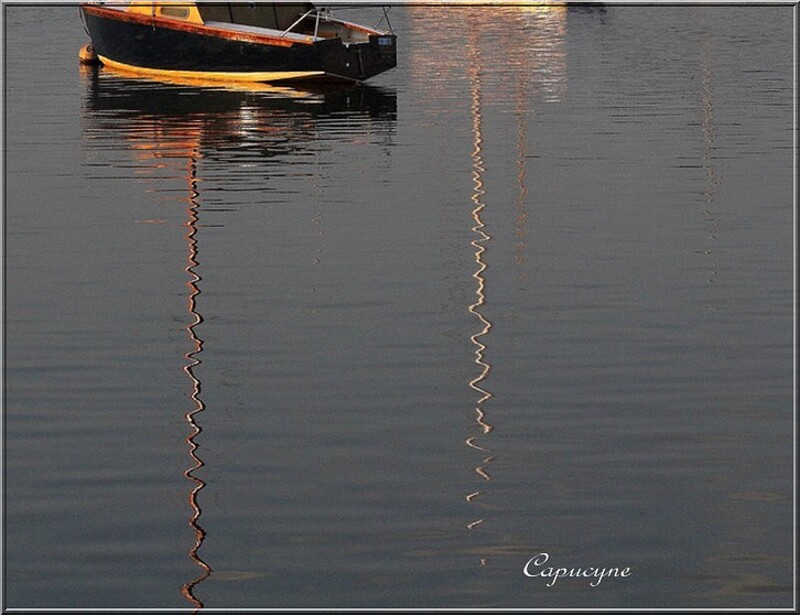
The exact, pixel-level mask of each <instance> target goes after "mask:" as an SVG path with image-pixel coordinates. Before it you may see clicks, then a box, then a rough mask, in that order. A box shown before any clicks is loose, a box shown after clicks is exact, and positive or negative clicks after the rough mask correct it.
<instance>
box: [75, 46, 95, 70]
mask: <svg viewBox="0 0 800 615" xmlns="http://www.w3.org/2000/svg"><path fill="white" fill-rule="evenodd" d="M78 60H80V63H81V64H87V65H97V64H100V59H99V58H98V57H97V54H96V53H95V51H94V47H92V46H91V45H90V44H86V45H84V46H83V47H81V50H80V51H79V52H78Z"/></svg>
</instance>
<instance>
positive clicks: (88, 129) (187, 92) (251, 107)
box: [82, 67, 396, 610]
mask: <svg viewBox="0 0 800 615" xmlns="http://www.w3.org/2000/svg"><path fill="white" fill-rule="evenodd" d="M82 73H83V77H84V80H85V84H86V94H85V99H84V108H83V119H84V143H85V144H86V146H87V147H88V149H89V150H90V151H91V152H92V155H95V154H96V153H97V152H100V151H104V150H106V151H114V150H118V149H119V143H120V141H122V142H127V147H126V149H127V150H128V151H131V152H133V157H134V159H135V161H136V169H135V170H134V171H133V173H134V174H135V176H136V177H137V178H139V177H141V175H140V173H142V171H144V174H145V175H146V176H147V178H148V180H149V181H150V182H151V183H154V182H156V181H158V180H159V179H164V170H166V171H167V174H166V178H167V179H169V180H170V181H173V180H175V179H179V178H180V179H181V180H183V181H186V183H187V191H188V196H184V197H183V198H182V199H181V200H182V202H184V203H185V204H186V209H185V222H184V224H183V226H184V229H185V233H184V241H185V243H186V250H187V257H186V266H185V268H184V271H185V273H186V276H187V280H186V287H187V289H188V293H187V307H188V314H189V319H188V324H187V325H186V326H185V327H184V331H185V332H186V335H187V336H188V338H189V341H190V346H191V347H190V349H189V350H188V351H187V352H186V353H185V354H184V355H183V356H184V359H185V364H184V365H183V367H182V370H183V372H184V373H185V374H186V376H187V377H188V379H189V383H190V387H191V389H190V394H189V398H190V402H191V408H189V409H188V411H186V412H185V413H184V415H183V416H184V420H185V421H186V423H187V425H188V427H189V435H188V436H187V437H186V438H185V439H184V442H185V445H186V446H187V447H188V453H189V467H187V468H186V470H184V472H183V476H184V477H185V479H186V480H187V481H188V482H189V483H190V485H189V489H188V494H187V498H188V503H189V508H190V511H191V512H190V516H189V520H188V524H189V526H190V528H191V531H192V533H193V540H192V543H191V546H190V547H189V548H188V555H189V558H190V559H191V560H192V562H193V564H194V565H195V566H196V567H197V569H198V572H197V574H196V575H195V576H194V577H193V578H192V579H191V580H188V581H187V582H185V583H184V584H183V585H182V586H181V587H180V594H181V596H182V598H183V599H184V600H185V601H187V602H188V603H189V604H190V605H191V607H192V608H193V609H195V610H200V609H203V608H204V604H203V602H202V601H201V600H200V599H199V598H198V597H197V590H198V587H199V585H200V584H201V583H202V582H203V581H204V580H205V579H207V578H209V577H210V576H211V575H212V574H213V569H212V567H211V565H210V564H209V563H208V562H206V561H205V560H204V558H203V557H202V556H201V552H202V547H203V543H204V541H205V538H206V536H207V532H206V529H205V528H204V527H203V525H202V524H201V518H202V506H201V499H202V498H201V497H200V496H201V492H202V491H203V489H204V488H205V487H206V482H205V481H204V480H203V478H202V472H201V470H202V468H204V467H205V465H206V464H205V462H204V461H203V459H202V456H201V455H200V448H201V445H200V442H199V440H200V436H201V434H202V433H203V427H202V424H201V420H200V419H201V416H202V413H203V412H205V411H206V409H207V408H206V404H205V402H204V401H203V397H202V392H203V388H202V384H201V380H200V377H199V375H198V369H197V368H198V366H200V365H201V363H202V360H201V354H202V352H203V350H204V347H203V346H204V343H203V339H202V338H201V336H200V335H199V333H200V329H201V326H200V325H201V324H202V323H203V322H204V320H203V317H202V315H201V313H200V310H199V309H198V299H199V296H200V294H201V288H200V283H201V281H202V277H201V275H200V273H199V271H198V268H199V265H200V259H199V243H198V229H199V228H202V225H201V224H200V222H199V219H200V204H201V200H200V189H199V187H200V184H201V182H202V175H201V173H200V170H199V164H200V161H203V160H211V161H212V162H213V163H214V164H215V165H217V166H219V165H228V164H230V163H235V162H237V161H238V159H239V158H240V157H246V159H247V162H248V168H251V167H252V166H253V165H258V164H259V163H261V162H262V161H263V162H264V164H270V163H271V159H273V158H275V157H287V156H292V155H297V153H298V152H302V151H304V150H307V149H313V148H315V147H319V146H318V145H317V139H318V138H319V136H320V132H321V130H324V128H325V126H326V124H325V120H326V119H328V118H331V119H336V121H340V120H341V117H342V115H343V114H347V115H348V117H349V119H350V120H351V121H352V122H353V123H357V122H359V121H360V122H362V129H363V130H364V131H365V132H368V131H374V132H375V133H377V134H378V135H379V136H380V137H381V138H382V142H384V143H387V144H390V143H391V138H392V136H393V134H394V121H395V119H396V95H395V94H394V93H393V92H391V91H386V90H382V89H378V88H374V87H368V86H352V87H344V88H336V89H327V90H322V91H303V90H294V89H290V88H280V87H274V86H266V85H264V86H259V85H257V84H251V85H250V86H249V87H248V86H238V87H235V88H224V87H220V86H219V85H218V84H216V85H215V86H214V87H206V86H205V85H204V84H198V83H197V82H172V83H164V82H156V81H151V80H147V79H142V78H134V77H131V76H129V75H125V74H119V73H115V72H113V71H110V70H108V69H107V68H102V69H97V68H86V67H84V69H83V70H82ZM254 154H255V155H254ZM111 166H113V165H111ZM226 168H227V166H226ZM171 171H175V173H171ZM228 181H229V182H232V181H233V180H232V179H230V178H229V179H228ZM164 192H165V194H171V190H169V188H168V189H167V190H164ZM158 221H164V220H158ZM149 222H154V221H152V220H151V221H149ZM313 222H315V223H318V220H313ZM205 437H207V435H206V436H205Z"/></svg>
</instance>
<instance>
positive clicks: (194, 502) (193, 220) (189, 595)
mask: <svg viewBox="0 0 800 615" xmlns="http://www.w3.org/2000/svg"><path fill="white" fill-rule="evenodd" d="M198 155H199V152H197V151H196V150H194V151H193V152H192V156H191V158H190V163H189V169H188V179H189V202H188V205H187V207H186V213H187V221H186V235H185V238H186V245H187V247H188V258H187V261H188V264H187V266H186V273H187V274H188V276H189V280H187V282H186V286H187V287H188V288H189V297H188V307H189V315H190V318H191V322H190V323H189V324H188V325H186V333H187V334H188V336H189V339H190V340H191V342H192V350H190V351H189V352H187V353H186V354H185V355H184V357H185V358H186V361H187V364H186V365H185V366H184V368H183V371H184V372H186V375H187V376H188V377H189V380H190V382H191V383H192V392H191V395H190V397H191V400H192V402H193V403H194V407H193V408H192V409H191V410H189V412H187V413H186V415H185V419H186V422H187V423H188V424H189V427H190V429H191V434H189V435H188V436H187V437H186V443H187V444H188V446H189V457H190V459H191V462H192V466H191V467H190V468H188V469H187V470H186V471H185V472H184V473H183V475H184V476H185V477H186V478H187V479H188V480H189V481H190V482H191V483H192V485H193V486H192V489H191V491H190V492H189V507H190V508H191V509H192V516H191V517H190V519H189V525H190V526H191V528H192V529H193V530H194V535H195V540H194V546H192V547H191V548H190V549H189V557H190V558H191V559H192V560H193V561H194V562H195V563H196V564H197V566H199V567H200V570H201V572H200V575H199V576H198V577H197V578H195V579H193V580H192V581H189V582H187V583H185V584H184V585H183V587H181V593H182V594H183V596H184V597H185V598H186V599H187V600H188V601H189V602H190V603H191V604H192V605H193V606H195V607H196V608H198V609H200V608H203V603H202V602H201V601H200V600H199V599H198V598H197V597H196V596H195V595H194V589H195V587H196V586H197V585H198V584H200V583H201V582H202V581H203V580H205V579H206V578H208V577H209V576H210V575H211V572H212V569H211V566H209V565H208V564H207V563H206V562H205V561H203V559H202V558H201V557H200V555H199V553H198V552H199V550H200V547H202V546H203V540H204V539H205V536H206V532H205V530H204V529H203V528H202V526H201V525H200V516H201V514H202V510H201V509H200V503H199V501H198V494H199V493H200V491H202V490H203V488H204V487H205V486H206V483H205V481H203V479H202V478H199V477H198V476H195V472H196V471H197V470H199V469H200V468H202V467H203V466H204V465H205V464H204V463H203V460H202V459H201V458H200V456H199V455H198V454H197V451H198V449H199V448H200V445H199V444H198V443H197V442H196V441H195V438H196V437H197V436H199V435H200V433H202V431H203V428H202V427H201V426H200V424H199V423H198V422H197V416H198V415H199V414H200V413H201V412H203V411H204V410H205V409H206V406H205V403H204V402H203V400H202V399H201V397H200V393H201V392H202V386H201V384H200V380H199V379H198V378H197V376H196V375H195V372H194V369H195V368H196V367H197V366H198V365H200V363H201V362H202V361H201V360H200V358H199V355H200V353H201V352H202V351H203V340H202V339H200V338H199V337H198V335H197V331H196V330H195V329H196V327H197V326H198V325H200V323H202V322H203V317H202V316H201V315H200V312H198V311H197V297H198V295H199V294H200V288H199V286H198V282H200V280H202V277H201V276H200V274H199V273H198V272H197V269H196V268H197V267H198V265H199V264H200V263H199V261H198V260H197V258H198V254H197V252H198V250H197V222H198V220H199V216H198V208H199V207H200V204H199V202H198V197H199V193H198V191H197V156H198Z"/></svg>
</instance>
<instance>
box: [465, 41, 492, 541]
mask: <svg viewBox="0 0 800 615" xmlns="http://www.w3.org/2000/svg"><path fill="white" fill-rule="evenodd" d="M476 38H477V35H476V34H475V29H472V30H471V36H470V41H469V43H470V44H469V53H470V102H471V104H470V113H471V115H472V138H473V141H472V144H473V150H472V155H471V158H472V184H473V188H472V196H471V201H472V204H473V209H472V220H473V222H474V225H473V226H472V229H471V230H472V233H473V235H474V238H473V240H472V241H471V242H470V245H472V247H473V248H475V264H476V270H475V272H474V273H473V274H472V278H473V279H474V280H475V296H476V300H475V302H474V303H472V304H471V305H470V306H469V308H468V310H469V312H470V313H471V314H473V315H474V316H475V317H476V318H477V319H478V324H479V327H480V330H479V331H478V332H477V333H474V334H473V335H471V336H470V338H469V339H470V342H472V345H473V346H474V348H475V350H474V352H475V363H476V365H477V366H478V370H479V371H478V375H477V376H476V377H475V378H473V379H472V380H470V382H469V387H470V388H471V389H472V390H473V391H475V392H476V393H477V394H478V398H477V401H476V402H475V422H476V423H477V425H478V428H479V432H480V433H479V434H478V435H474V436H470V437H468V438H467V439H466V441H465V442H466V444H467V446H469V447H470V448H472V449H474V450H476V451H479V452H480V453H481V455H482V459H481V462H480V463H479V464H478V465H477V466H476V467H475V472H476V473H477V474H478V475H479V476H480V477H481V478H483V480H485V481H490V480H491V476H490V475H489V472H488V470H487V465H488V464H489V463H491V461H492V460H493V459H494V455H493V454H492V451H491V449H489V448H487V447H485V446H483V445H481V444H479V439H480V436H485V435H487V434H489V433H490V432H491V431H492V430H493V429H494V427H493V426H492V425H491V424H490V423H489V422H488V421H487V420H486V418H487V417H486V409H485V404H486V402H487V401H488V400H489V399H491V398H492V393H491V392H490V391H489V390H488V389H486V388H484V386H483V383H484V381H485V380H486V379H487V378H488V376H489V372H490V371H491V369H492V367H491V365H490V364H489V363H488V362H487V361H486V344H485V343H484V342H485V340H483V339H482V338H484V337H485V336H486V335H488V334H489V331H490V330H491V328H492V323H491V322H490V321H489V320H488V319H487V318H486V317H485V316H484V315H483V313H482V312H481V308H482V307H483V306H484V305H485V303H486V278H485V276H484V272H485V271H486V269H487V265H486V261H485V260H484V254H485V252H486V250H487V247H486V245H485V244H487V243H488V242H489V241H490V240H491V238H492V237H491V235H489V233H487V232H486V230H485V229H486V225H485V223H484V222H483V219H482V212H483V210H484V209H485V208H486V203H484V201H483V196H484V194H486V190H485V189H484V181H483V173H484V171H485V170H486V169H485V166H484V160H483V125H482V106H481V105H482V97H481V74H480V71H481V68H480V64H481V62H480V49H479V47H478V41H477V40H476ZM483 493H484V492H483V491H481V490H478V491H473V492H472V493H470V494H468V495H467V496H466V500H467V502H473V501H474V500H475V499H476V498H477V497H479V496H481V495H483ZM484 521H485V519H484V518H483V517H479V518H477V519H475V520H473V521H470V522H469V523H467V528H468V529H474V528H475V527H477V526H478V525H480V524H481V523H483V522H484Z"/></svg>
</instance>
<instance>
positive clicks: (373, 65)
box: [79, 1, 397, 83]
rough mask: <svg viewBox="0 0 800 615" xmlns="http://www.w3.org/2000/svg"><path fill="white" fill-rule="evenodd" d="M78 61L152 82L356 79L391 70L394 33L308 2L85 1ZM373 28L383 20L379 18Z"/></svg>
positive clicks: (389, 27) (394, 61) (393, 56)
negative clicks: (83, 36) (84, 35)
mask: <svg viewBox="0 0 800 615" xmlns="http://www.w3.org/2000/svg"><path fill="white" fill-rule="evenodd" d="M80 14H81V18H82V20H83V23H84V26H85V29H86V32H87V34H88V35H89V39H90V41H91V42H90V43H89V44H88V45H86V46H85V47H84V48H82V49H81V52H80V54H79V57H80V59H81V62H82V63H86V64H88V63H99V64H101V65H103V66H108V67H111V68H114V69H117V70H119V71H123V72H127V73H133V74H137V75H145V76H150V77H155V78H182V79H198V80H203V81H209V80H211V81H229V82H243V81H247V82H261V83H281V82H315V83H318V82H342V81H345V82H361V81H364V80H366V79H369V78H371V77H374V76H375V75H378V74H380V73H382V72H384V71H386V70H389V69H390V68H393V67H394V66H396V65H397V36H396V35H395V34H394V32H393V31H392V28H391V24H390V23H389V20H388V15H387V13H386V9H384V17H385V21H386V26H387V30H378V29H376V28H377V26H376V27H375V28H372V27H367V26H363V25H359V24H355V23H351V22H348V21H344V20H341V19H337V18H335V17H334V16H333V14H332V13H331V11H330V10H328V9H325V8H319V7H317V6H315V5H314V4H313V3H310V2H295V3H281V2H274V3H256V2H249V3H235V2H229V3H207V2H184V1H178V2H175V1H173V2H86V3H83V4H81V5H80ZM380 23H383V19H382V20H381V22H380Z"/></svg>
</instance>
